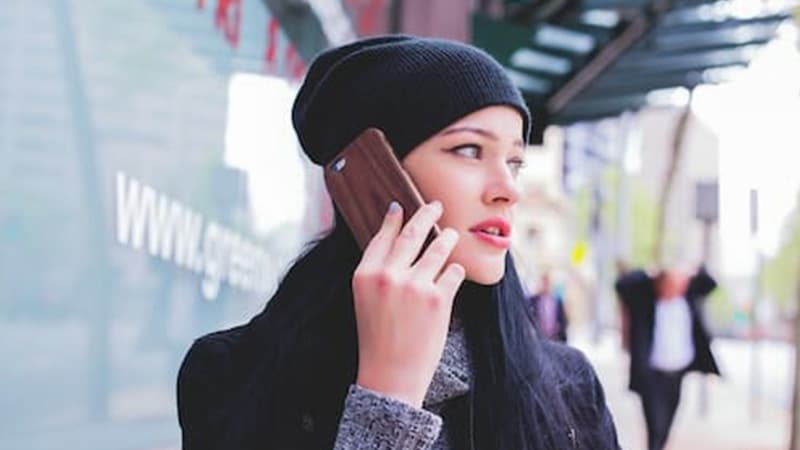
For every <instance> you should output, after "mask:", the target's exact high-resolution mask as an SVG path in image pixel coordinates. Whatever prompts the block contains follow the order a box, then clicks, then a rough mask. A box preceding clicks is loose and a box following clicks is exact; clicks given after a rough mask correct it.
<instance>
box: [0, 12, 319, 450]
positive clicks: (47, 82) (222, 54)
mask: <svg viewBox="0 0 800 450" xmlns="http://www.w3.org/2000/svg"><path fill="white" fill-rule="evenodd" d="M3 6H4V7H3V8H2V9H0V41H2V42H3V43H4V44H3V47H4V52H3V55H2V57H0V248H2V251H0V267H2V270H0V286H2V289H3V292H2V294H1V295H0V336H2V339H0V358H1V359H2V361H3V370H2V371H0V398H2V399H3V400H2V404H3V411H2V413H0V414H1V415H2V420H0V436H2V438H0V442H1V443H0V447H2V448H5V449H15V450H26V449H52V448H69V449H85V450H92V449H97V450H101V449H102V450H112V449H123V448H124V449H143V450H144V449H155V448H168V447H169V448H171V447H177V445H178V442H179V431H178V427H177V420H176V414H175V404H174V396H175V394H174V386H175V377H176V372H177V367H178V364H179V363H180V360H181V357H182V355H183V353H184V352H185V351H186V349H187V347H188V345H189V344H190V343H191V341H192V340H193V339H194V338H195V337H197V336H199V335H200V334H202V333H205V332H208V331H210V330H214V329H219V328H222V327H225V326H227V325H230V324H234V323H240V322H242V321H244V320H246V319H247V318H248V317H249V316H250V315H252V314H253V313H254V312H255V311H258V310H260V309H261V308H263V306H264V302H265V301H266V299H268V298H269V293H270V291H271V290H272V289H273V288H274V285H275V281H276V280H277V279H278V278H279V277H280V276H281V274H282V272H283V271H284V270H285V268H286V266H287V264H288V262H289V261H290V259H291V258H293V257H294V256H295V255H296V254H297V252H298V250H299V248H300V246H301V245H302V243H303V242H305V241H306V240H308V239H309V238H310V237H311V236H312V235H313V234H314V233H316V232H317V231H319V230H320V229H321V227H322V226H323V225H324V224H325V223H326V222H329V221H330V211H329V210H326V209H325V208H324V205H325V203H324V194H323V191H322V187H321V185H320V184H319V183H318V181H317V178H316V177H314V176H310V175H313V169H311V167H310V165H309V164H307V163H306V162H305V160H304V159H303V158H302V156H301V154H300V152H299V151H298V146H297V143H296V140H295V137H294V134H293V131H292V128H291V126H290V124H289V116H288V111H289V108H290V106H291V101H292V99H293V96H294V90H295V87H294V86H295V85H296V83H297V81H298V79H299V78H300V77H301V76H302V75H303V73H304V70H305V63H304V60H303V59H302V58H301V56H300V50H298V48H297V47H296V45H295V44H294V42H293V41H292V40H291V39H290V38H289V37H288V36H287V35H286V33H285V32H284V26H283V24H282V23H281V22H280V21H279V20H278V19H277V18H276V16H275V15H273V14H272V13H270V10H269V9H268V8H267V6H266V5H265V4H264V3H263V2H261V1H259V0H216V1H215V0H206V1H203V0H198V1H184V2H173V1H166V0H146V1H141V2H117V1H111V0H101V1H92V2H85V1H68V0H34V1H28V0H25V1H23V0H12V1H11V2H5V3H4V5H3ZM309 33H310V30H309V29H308V28H307V34H309ZM312 34H313V33H312ZM303 45H305V46H306V48H304V49H303V51H304V52H306V53H313V52H316V51H317V50H319V48H308V46H309V45H310V44H308V43H304V44H303ZM317 45H319V46H321V45H325V43H324V42H323V43H319V44H317Z"/></svg>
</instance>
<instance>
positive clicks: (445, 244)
mask: <svg viewBox="0 0 800 450" xmlns="http://www.w3.org/2000/svg"><path fill="white" fill-rule="evenodd" d="M457 242H458V233H457V232H456V231H455V230H453V229H452V228H445V229H444V230H442V233H441V234H440V235H439V236H438V237H437V238H436V239H434V241H433V242H431V244H430V245H429V246H428V248H427V249H425V252H424V253H423V254H422V257H421V258H420V259H419V261H417V262H416V264H414V266H413V267H412V270H413V271H414V275H415V276H417V277H419V278H421V279H424V280H427V281H430V282H433V281H434V279H436V277H437V276H438V275H439V273H440V272H441V271H442V267H444V264H445V262H447V258H449V257H450V253H451V252H452V251H453V248H454V247H455V246H456V243H457Z"/></svg>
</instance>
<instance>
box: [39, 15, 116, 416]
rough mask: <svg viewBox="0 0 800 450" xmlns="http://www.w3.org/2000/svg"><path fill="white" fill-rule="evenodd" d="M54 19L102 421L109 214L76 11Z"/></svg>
mask: <svg viewBox="0 0 800 450" xmlns="http://www.w3.org/2000/svg"><path fill="white" fill-rule="evenodd" d="M53 15H54V16H55V23H56V26H57V33H58V42H60V43H61V56H62V63H63V65H64V78H65V81H66V84H67V92H68V95H69V97H68V98H69V105H70V106H71V109H72V118H73V120H74V126H75V136H76V141H77V142H76V147H77V154H78V160H79V166H78V168H79V170H80V172H79V174H80V179H81V180H82V181H83V195H84V199H85V202H86V209H87V211H88V213H89V218H88V219H89V220H88V221H87V230H86V232H87V234H88V235H89V236H90V238H91V239H90V240H91V241H92V242H94V245H91V246H89V248H87V252H88V264H87V267H86V268H85V269H84V273H83V274H82V275H83V276H82V277H81V278H82V279H81V284H82V285H83V286H84V289H82V290H81V295H83V296H85V300H86V303H87V304H88V305H89V315H88V317H89V323H88V327H89V352H88V353H89V368H88V376H87V377H86V383H87V385H88V393H89V402H88V404H89V414H90V416H91V417H92V418H93V419H95V420H98V421H102V420H105V419H107V418H108V399H109V392H110V373H111V363H110V354H111V352H110V348H109V334H110V333H109V316H110V306H111V302H112V300H113V298H112V297H113V295H112V290H111V288H110V285H109V283H110V279H111V276H112V273H111V271H110V267H111V264H110V263H109V259H110V258H109V256H108V247H109V246H110V245H111V243H112V239H111V237H110V233H109V228H108V226H107V224H106V220H105V217H106V210H105V208H104V207H103V198H102V195H103V192H106V189H105V188H104V185H103V183H102V182H101V181H100V176H99V169H98V167H97V153H96V149H95V142H94V133H93V131H92V119H91V113H90V105H89V98H88V95H87V93H86V86H85V83H84V81H85V80H84V78H83V74H82V73H81V63H80V55H79V53H78V47H77V44H76V42H75V27H74V26H73V24H72V21H71V20H72V11H70V8H69V5H68V4H67V1H66V0H56V1H55V2H53Z"/></svg>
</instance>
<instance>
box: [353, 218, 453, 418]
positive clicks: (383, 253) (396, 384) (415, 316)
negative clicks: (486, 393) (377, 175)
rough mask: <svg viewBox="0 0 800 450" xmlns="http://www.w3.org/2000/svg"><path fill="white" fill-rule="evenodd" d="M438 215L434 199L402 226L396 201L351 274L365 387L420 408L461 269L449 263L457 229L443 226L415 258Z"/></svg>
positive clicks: (361, 377) (439, 351)
mask: <svg viewBox="0 0 800 450" xmlns="http://www.w3.org/2000/svg"><path fill="white" fill-rule="evenodd" d="M441 214H442V206H441V204H440V203H439V202H433V203H430V204H427V205H425V206H423V207H422V208H420V209H419V210H418V211H417V213H416V214H414V216H413V217H412V218H411V220H409V221H408V223H407V224H406V225H405V226H403V225H402V223H403V211H402V210H401V208H400V206H399V204H397V203H393V204H392V206H391V207H390V208H389V212H388V213H387V214H386V217H385V219H384V222H383V225H382V226H381V229H380V230H379V231H378V233H377V234H376V235H375V237H373V238H372V240H371V241H370V243H369V245H367V248H366V249H365V250H364V255H363V257H362V258H361V262H360V264H359V265H358V267H357V268H356V271H355V273H354V275H353V301H354V302H355V314H356V322H357V327H358V358H359V362H358V376H357V379H356V383H357V384H358V385H359V386H361V387H364V388H367V389H371V390H373V391H377V392H380V393H382V394H384V395H387V396H389V397H393V398H396V399H398V400H401V401H403V402H406V403H408V404H410V405H412V406H416V407H420V406H421V405H422V401H423V399H424V398H425V393H426V392H427V390H428V385H430V383H431V379H432V378H433V373H434V371H435V370H436V367H437V365H438V364H439V360H440V359H441V357H442V351H443V350H444V344H445V340H446V338H447V330H448V327H449V324H450V314H451V311H452V305H453V298H454V297H455V294H456V291H457V290H458V287H459V286H460V285H461V282H462V281H463V280H464V268H463V267H462V266H460V265H458V264H449V265H447V267H446V268H445V264H446V262H447V258H448V257H449V256H450V252H451V251H452V250H453V247H455V244H456V241H457V240H458V233H456V232H455V231H454V230H452V229H445V230H443V231H442V232H441V234H440V235H439V236H438V237H437V238H436V239H435V240H434V241H433V242H432V243H431V244H430V245H429V246H428V248H427V249H426V250H425V252H424V253H423V255H422V256H421V257H420V258H419V260H418V261H416V263H415V262H414V260H415V259H416V257H417V255H418V254H419V251H420V249H421V248H422V245H423V243H424V241H425V239H426V237H427V236H428V233H429V232H430V230H431V228H432V227H433V225H434V224H435V223H436V221H437V220H438V219H439V217H440V216H441Z"/></svg>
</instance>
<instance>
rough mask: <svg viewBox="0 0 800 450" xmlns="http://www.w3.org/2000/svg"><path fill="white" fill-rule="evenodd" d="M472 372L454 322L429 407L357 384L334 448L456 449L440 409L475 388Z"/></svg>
mask: <svg viewBox="0 0 800 450" xmlns="http://www.w3.org/2000/svg"><path fill="white" fill-rule="evenodd" d="M470 377H471V372H470V362H469V356H468V352H467V348H466V341H465V336H464V332H463V329H462V327H461V326H460V324H458V323H457V322H454V323H453V325H452V326H451V327H450V332H449V333H448V336H447V341H446V342H445V347H444V352H443V353H442V359H441V360H440V361H439V366H438V367H437V368H436V372H435V373H434V374H433V380H432V381H431V384H430V387H429V388H428V392H427V393H426V394H425V400H424V401H423V405H422V406H423V409H419V408H414V407H413V406H411V405H408V404H406V403H403V402H401V401H399V400H395V399H392V398H389V397H386V396H384V395H381V394H379V393H377V392H374V391H370V390H368V389H365V388H362V387H360V386H357V385H355V384H354V385H352V386H350V392H349V394H348V395H347V398H346V399H345V403H344V412H343V413H342V420H341V422H340V423H339V433H338V434H337V436H336V445H335V446H334V449H335V450H352V449H393V450H394V449H402V450H418V449H436V450H448V449H450V448H451V446H450V444H449V443H448V442H447V432H442V418H441V417H440V416H439V414H438V413H439V412H440V411H441V408H442V406H443V405H444V403H445V402H446V401H448V400H450V399H453V398H456V397H458V396H461V395H465V394H466V393H467V392H468V391H469V385H470Z"/></svg>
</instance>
